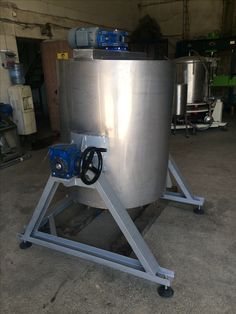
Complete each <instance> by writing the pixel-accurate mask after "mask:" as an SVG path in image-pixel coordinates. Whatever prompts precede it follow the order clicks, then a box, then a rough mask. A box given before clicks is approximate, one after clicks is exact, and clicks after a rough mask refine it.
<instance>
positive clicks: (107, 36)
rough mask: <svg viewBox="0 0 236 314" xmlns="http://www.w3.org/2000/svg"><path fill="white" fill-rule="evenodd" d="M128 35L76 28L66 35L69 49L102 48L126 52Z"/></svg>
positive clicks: (93, 28) (88, 28)
mask: <svg viewBox="0 0 236 314" xmlns="http://www.w3.org/2000/svg"><path fill="white" fill-rule="evenodd" d="M127 36H128V33H127V32H124V31H119V30H117V29H115V30H105V29H101V28H99V27H87V28H84V27H76V28H72V29H71V30H70V31H69V34H68V41H69V44H70V46H71V48H73V49H75V48H102V49H104V48H105V49H109V50H127V48H128V43H127Z"/></svg>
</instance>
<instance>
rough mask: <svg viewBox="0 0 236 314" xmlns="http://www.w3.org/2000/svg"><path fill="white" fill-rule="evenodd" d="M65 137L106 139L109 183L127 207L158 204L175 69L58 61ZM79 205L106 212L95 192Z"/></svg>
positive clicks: (81, 192)
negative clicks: (87, 135) (71, 135)
mask: <svg viewBox="0 0 236 314" xmlns="http://www.w3.org/2000/svg"><path fill="white" fill-rule="evenodd" d="M58 70H59V71H58V72H59V95H60V116H61V134H62V137H63V139H64V140H66V141H69V140H70V132H71V131H73V132H78V133H87V134H92V135H105V136H106V137H107V138H108V141H109V150H108V153H107V158H106V159H105V167H106V172H105V175H106V176H107V179H108V181H109V182H110V184H111V185H112V187H113V189H114V191H115V192H116V193H117V195H118V197H119V198H120V200H121V201H122V203H123V205H124V206H125V207H126V208H134V207H138V206H143V205H145V204H148V203H151V202H153V201H155V200H157V199H158V198H159V197H160V196H161V194H162V192H163V189H164V187H165V182H166V174H167V162H168V137H169V133H170V119H171V106H172V97H173V84H174V65H173V64H172V62H170V61H151V60H99V59H97V60H86V59H84V60H79V59H72V60H63V61H60V62H59V66H58ZM76 194H77V200H78V201H79V202H80V203H84V204H87V205H90V206H94V207H101V208H105V204H104V203H103V201H102V200H101V198H100V197H99V195H98V194H97V192H96V191H92V190H91V189H84V188H77V192H76Z"/></svg>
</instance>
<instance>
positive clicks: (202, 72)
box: [172, 54, 226, 135]
mask: <svg viewBox="0 0 236 314" xmlns="http://www.w3.org/2000/svg"><path fill="white" fill-rule="evenodd" d="M175 64H176V84H177V86H179V87H178V88H179V91H178V89H177V92H178V93H179V92H181V90H180V86H181V85H183V84H186V85H187V99H186V103H185V105H182V106H180V105H179V104H178V103H177V102H176V101H179V97H177V98H175V100H174V107H175V108H179V106H180V107H181V108H185V112H184V113H183V114H182V115H181V116H180V115H176V114H175V115H174V119H173V125H172V128H174V129H176V128H186V132H187V135H188V128H189V127H191V128H193V129H194V130H207V129H208V128H210V127H224V126H225V125H226V123H224V122H222V120H221V119H222V103H221V104H220V100H219V99H215V98H214V97H213V96H212V95H211V88H210V85H211V82H212V79H213V75H214V69H215V68H216V59H215V58H204V57H202V56H200V55H198V54H197V55H195V56H192V55H190V56H187V57H181V58H177V59H175ZM182 99H183V97H182ZM220 110H221V112H220Z"/></svg>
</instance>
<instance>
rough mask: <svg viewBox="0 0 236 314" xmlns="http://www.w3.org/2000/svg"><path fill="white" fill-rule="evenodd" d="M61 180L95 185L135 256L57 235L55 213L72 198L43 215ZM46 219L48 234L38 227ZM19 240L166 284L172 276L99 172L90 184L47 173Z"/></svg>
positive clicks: (64, 183)
mask: <svg viewBox="0 0 236 314" xmlns="http://www.w3.org/2000/svg"><path fill="white" fill-rule="evenodd" d="M60 183H62V184H63V185H64V186H66V187H72V186H79V187H86V188H95V189H96V190H97V191H98V193H99V194H100V195H101V197H102V199H103V200H104V202H105V204H106V206H107V208H108V210H109V211H110V213H111V215H112V216H113V218H114V219H115V221H116V223H117V225H118V226H119V228H120V229H121V231H122V232H123V234H124V236H125V237H126V239H127V241H128V242H129V244H130V246H131V247H132V249H133V251H134V253H135V254H136V256H137V259H134V258H130V257H126V256H123V255H120V254H116V253H113V252H109V251H106V250H103V249H99V248H96V247H93V246H90V245H86V244H83V243H79V242H75V241H71V240H68V239H64V238H62V237H59V236H57V232H56V226H55V220H54V217H55V215H57V214H58V213H60V212H61V211H63V210H64V209H65V208H66V207H67V206H69V204H70V203H71V202H72V201H73V200H72V199H70V198H65V199H63V200H62V201H61V202H60V203H59V204H58V205H57V206H56V207H55V208H54V210H53V211H51V213H50V214H49V216H47V217H45V215H46V212H47V210H48V208H49V205H50V202H51V200H52V198H53V196H54V194H55V192H56V190H57V188H58V185H59V184H60ZM47 221H49V226H50V234H49V233H44V232H42V231H39V228H40V227H41V226H43V225H44V224H45V222H47ZM19 238H20V240H21V241H24V242H26V243H27V242H30V243H35V244H39V245H43V246H45V247H48V248H51V249H55V250H57V251H60V252H63V253H67V254H70V255H73V256H77V257H81V258H84V259H87V260H90V261H93V262H96V263H100V264H102V265H106V266H110V267H112V268H114V269H118V270H120V271H124V272H127V273H129V274H132V275H135V276H137V277H140V278H143V279H147V280H150V281H152V282H155V283H158V284H161V285H163V286H166V287H169V286H170V285H171V281H172V280H173V278H174V272H173V271H171V270H168V269H166V268H163V267H161V266H160V265H159V264H158V263H157V261H156V259H155V257H154V255H153V254H152V252H151V251H150V249H149V247H148V246H147V244H146V242H145V241H144V239H143V237H142V236H141V234H140V233H139V231H138V229H137V228H136V226H135V224H134V222H133V221H132V219H131V218H130V216H129V214H128V212H127V210H126V209H125V208H124V206H123V205H122V204H121V202H120V200H119V199H118V198H117V196H116V194H115V193H114V191H113V190H112V188H111V186H110V185H109V183H108V182H107V180H106V178H105V176H104V175H103V174H101V176H100V178H99V180H98V181H97V182H96V183H95V184H93V185H90V186H89V185H84V184H83V183H82V181H81V180H80V179H79V178H75V177H73V178H71V179H68V180H67V179H60V178H55V177H52V176H50V177H49V179H48V182H47V184H46V186H45V188H44V191H43V194H42V196H41V198H40V200H39V203H38V205H37V207H36V209H35V211H34V213H33V216H32V218H31V220H30V222H29V224H28V225H27V227H26V229H25V232H24V233H22V234H19Z"/></svg>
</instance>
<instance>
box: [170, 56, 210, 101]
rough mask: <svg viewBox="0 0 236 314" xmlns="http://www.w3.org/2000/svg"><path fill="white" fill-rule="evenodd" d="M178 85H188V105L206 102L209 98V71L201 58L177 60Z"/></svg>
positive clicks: (191, 57) (190, 57)
mask: <svg viewBox="0 0 236 314" xmlns="http://www.w3.org/2000/svg"><path fill="white" fill-rule="evenodd" d="M175 63H176V76H177V81H176V83H177V84H187V85H188V93H187V104H195V103H201V102H204V100H205V97H206V96H207V71H206V66H205V65H204V61H203V60H201V59H199V57H195V56H188V57H182V58H178V59H175Z"/></svg>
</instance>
